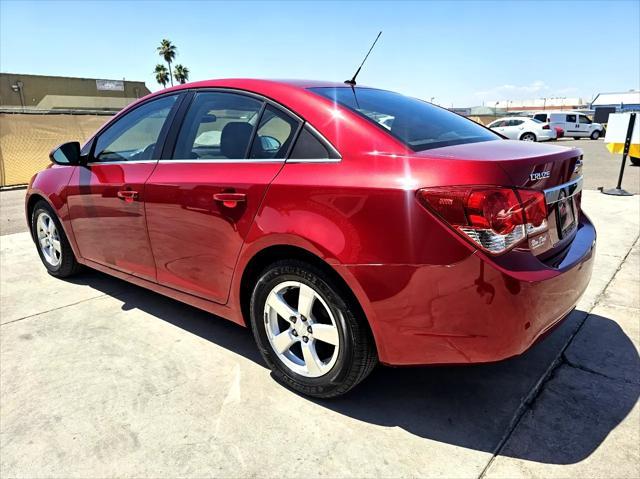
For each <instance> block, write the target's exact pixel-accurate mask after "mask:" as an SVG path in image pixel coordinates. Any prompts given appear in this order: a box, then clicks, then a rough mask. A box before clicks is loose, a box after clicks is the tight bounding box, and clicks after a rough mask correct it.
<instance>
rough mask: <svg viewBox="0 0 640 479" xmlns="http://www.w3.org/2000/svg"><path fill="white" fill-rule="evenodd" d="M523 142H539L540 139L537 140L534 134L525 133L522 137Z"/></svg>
mask: <svg viewBox="0 0 640 479" xmlns="http://www.w3.org/2000/svg"><path fill="white" fill-rule="evenodd" d="M520 140H521V141H538V139H537V138H536V135H534V134H533V133H523V134H522V136H521V137H520Z"/></svg>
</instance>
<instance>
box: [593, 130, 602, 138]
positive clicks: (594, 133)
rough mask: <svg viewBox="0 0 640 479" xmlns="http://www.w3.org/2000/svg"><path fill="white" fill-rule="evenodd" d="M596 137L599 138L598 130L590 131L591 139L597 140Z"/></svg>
mask: <svg viewBox="0 0 640 479" xmlns="http://www.w3.org/2000/svg"><path fill="white" fill-rule="evenodd" d="M598 138H600V130H594V131H593V133H591V139H592V140H597V139H598Z"/></svg>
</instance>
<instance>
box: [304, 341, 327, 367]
mask: <svg viewBox="0 0 640 479" xmlns="http://www.w3.org/2000/svg"><path fill="white" fill-rule="evenodd" d="M300 345H301V346H302V356H303V357H304V365H305V366H306V368H307V371H308V372H309V374H320V373H321V372H322V366H323V364H322V361H320V358H319V357H318V353H317V352H316V348H315V346H313V342H309V343H300Z"/></svg>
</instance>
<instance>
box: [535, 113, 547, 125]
mask: <svg viewBox="0 0 640 479" xmlns="http://www.w3.org/2000/svg"><path fill="white" fill-rule="evenodd" d="M533 118H534V120H538V121H541V122H543V123H544V122H545V121H547V115H546V114H544V113H540V114H538V115H534V117H533Z"/></svg>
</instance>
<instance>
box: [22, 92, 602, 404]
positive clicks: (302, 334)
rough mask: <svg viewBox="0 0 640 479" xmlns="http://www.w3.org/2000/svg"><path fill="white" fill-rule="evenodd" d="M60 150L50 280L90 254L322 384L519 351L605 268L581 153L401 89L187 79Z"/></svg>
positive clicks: (50, 204)
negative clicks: (600, 265)
mask: <svg viewBox="0 0 640 479" xmlns="http://www.w3.org/2000/svg"><path fill="white" fill-rule="evenodd" d="M51 159H52V162H53V164H52V165H51V166H50V167H49V168H47V169H45V170H44V171H41V172H40V173H38V174H37V175H35V176H34V178H33V179H32V181H31V184H30V186H29V189H28V192H27V197H26V213H27V218H28V221H29V224H30V227H31V232H32V235H33V239H34V241H35V244H36V246H37V249H38V253H39V255H40V258H41V259H42V262H43V264H44V266H45V268H47V270H48V271H49V272H50V273H51V274H52V275H53V276H57V277H60V278H64V277H68V276H70V275H72V274H74V273H76V272H77V271H78V269H79V268H80V267H81V266H87V267H90V268H93V269H96V270H99V271H102V272H105V273H108V274H111V275H113V276H116V277H119V278H122V279H124V280H127V281H130V282H132V283H135V284H137V285H140V286H143V287H146V288H149V289H152V290H154V291H156V292H159V293H161V294H164V295H167V296H170V297H172V298H175V299H178V300H180V301H184V302H185V303H189V304H191V305H193V306H196V307H198V308H202V309H204V310H207V311H210V312H211V313H214V314H216V315H218V316H222V317H223V318H227V319H229V320H231V321H234V322H236V323H239V324H242V325H246V326H249V327H250V328H251V330H252V331H253V335H254V337H255V340H256V343H257V344H258V348H259V349H260V352H261V353H262V356H263V357H264V360H265V362H266V363H267V364H268V365H269V367H270V368H271V369H272V370H273V375H274V377H275V378H276V379H278V380H279V381H281V382H283V383H284V384H286V385H288V386H289V387H291V388H293V389H294V390H296V391H299V392H301V393H304V394H307V395H311V396H316V397H331V396H337V395H340V394H343V393H345V392H346V391H348V390H350V389H351V388H353V387H354V386H355V385H356V384H358V383H359V382H360V381H362V380H363V379H364V378H365V377H366V376H367V375H368V374H369V373H370V372H371V370H372V369H373V368H374V367H375V365H376V364H377V363H378V362H381V363H383V364H388V365H398V366H400V365H423V364H444V363H479V362H488V361H496V360H501V359H504V358H508V357H511V356H514V355H517V354H520V353H522V352H524V351H525V350H527V349H528V348H529V347H530V346H531V345H532V344H533V343H534V342H535V341H536V340H537V339H539V338H540V337H541V336H543V335H544V334H545V333H547V332H548V331H550V330H551V329H552V328H553V327H554V326H556V325H557V324H558V323H559V322H560V321H561V320H562V319H563V318H564V317H565V316H567V314H568V313H569V312H570V311H571V310H572V308H574V306H575V304H576V302H577V300H578V298H579V297H580V295H581V294H582V292H583V291H584V289H585V288H586V286H587V283H588V282H589V279H590V276H591V268H592V264H593V259H594V254H595V240H596V234H595V230H594V227H593V225H592V224H591V222H590V221H589V219H588V218H587V217H586V216H585V214H584V213H583V212H582V210H581V207H580V199H581V190H582V176H581V165H582V153H581V151H580V150H578V149H568V148H562V147H558V146H548V145H540V144H532V143H525V142H518V141H509V140H505V139H503V138H502V137H501V136H499V135H497V134H495V133H493V132H492V131H491V130H489V129H486V128H485V127H483V126H481V125H478V124H476V123H474V122H472V121H469V120H467V119H465V118H463V117H460V116H458V115H456V114H453V113H451V112H449V111H447V110H444V109H442V108H439V107H436V106H434V105H431V104H429V103H426V102H423V101H420V100H416V99H413V98H409V97H406V96H403V95H400V94H397V93H393V92H390V91H385V90H379V89H373V88H365V87H360V86H354V85H345V84H336V83H323V82H302V81H296V82H293V81H291V82H290V81H266V80H215V81H205V82H200V83H192V84H188V85H180V86H178V87H175V88H171V89H168V90H163V91H161V92H158V93H156V94H152V95H149V96H148V97H146V98H143V99H142V100H140V101H138V102H137V103H135V104H133V105H131V106H129V107H128V108H126V109H125V110H124V111H122V112H121V113H120V114H118V115H117V116H116V117H115V118H113V119H112V120H111V121H109V122H108V123H107V124H106V125H105V126H104V127H103V128H102V129H100V130H99V131H98V132H97V133H96V134H95V135H94V136H93V137H92V138H91V139H90V140H89V141H88V142H87V143H86V144H85V145H84V146H83V147H82V148H80V145H79V143H77V142H71V143H66V144H64V145H61V146H60V147H58V148H57V149H55V150H54V151H53V152H52V153H51Z"/></svg>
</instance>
